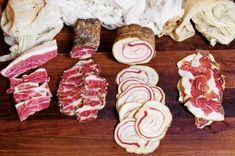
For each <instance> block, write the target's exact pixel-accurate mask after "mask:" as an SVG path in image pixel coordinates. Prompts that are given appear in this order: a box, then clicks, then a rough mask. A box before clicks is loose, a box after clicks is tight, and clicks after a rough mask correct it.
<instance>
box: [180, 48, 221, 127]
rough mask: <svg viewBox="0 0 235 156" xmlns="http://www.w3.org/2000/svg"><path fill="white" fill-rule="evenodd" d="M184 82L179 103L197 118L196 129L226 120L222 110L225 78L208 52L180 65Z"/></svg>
mask: <svg viewBox="0 0 235 156" xmlns="http://www.w3.org/2000/svg"><path fill="white" fill-rule="evenodd" d="M177 66H178V68H179V75H180V76H181V79H180V80H179V83H178V90H179V94H180V97H179V101H180V102H182V103H184V105H185V106H186V107H187V108H188V110H189V111H190V112H191V113H192V114H193V115H194V116H195V117H196V119H195V125H196V126H197V128H201V129H202V128H204V127H205V126H207V125H210V124H211V123H212V122H214V121H222V120H224V109H223V106H222V98H223V90H224V89H225V80H224V76H223V75H222V74H221V73H220V69H219V64H218V63H217V62H216V61H215V59H214V57H213V56H212V55H211V54H210V53H209V51H202V50H199V51H197V53H196V54H192V55H189V56H187V57H185V58H183V59H182V60H180V61H179V62H178V63H177Z"/></svg>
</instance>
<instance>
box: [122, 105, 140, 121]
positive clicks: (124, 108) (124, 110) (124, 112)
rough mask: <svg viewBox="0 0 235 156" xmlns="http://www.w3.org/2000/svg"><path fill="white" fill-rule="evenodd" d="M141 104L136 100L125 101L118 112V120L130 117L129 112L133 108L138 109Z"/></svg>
mask: <svg viewBox="0 0 235 156" xmlns="http://www.w3.org/2000/svg"><path fill="white" fill-rule="evenodd" d="M142 105H143V104H142V103H138V102H128V103H125V104H124V105H123V106H122V107H121V108H120V111H119V112H118V113H119V120H120V121H122V120H123V119H125V118H127V117H130V116H129V115H130V113H131V112H132V111H133V110H136V109H139V108H140V107H141V106H142Z"/></svg>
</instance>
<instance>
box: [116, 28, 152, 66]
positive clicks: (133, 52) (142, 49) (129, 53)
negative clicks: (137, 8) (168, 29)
mask: <svg viewBox="0 0 235 156" xmlns="http://www.w3.org/2000/svg"><path fill="white" fill-rule="evenodd" d="M113 56H114V57H115V59H116V60H117V61H118V62H120V63H124V64H129V65H133V64H144V63H148V62H149V61H150V60H151V59H152V58H153V57H154V56H155V36H154V33H153V31H152V30H151V29H149V28H146V27H141V26H140V25H136V24H131V25H126V26H122V27H120V28H119V29H118V31H117V38H116V40H115V43H114V44H113Z"/></svg>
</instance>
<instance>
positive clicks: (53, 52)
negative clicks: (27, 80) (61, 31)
mask: <svg viewBox="0 0 235 156" xmlns="http://www.w3.org/2000/svg"><path fill="white" fill-rule="evenodd" d="M57 53H58V52H57V44H56V40H53V41H48V42H45V43H43V44H41V45H39V46H36V47H34V48H32V49H30V50H27V51H26V52H24V53H23V54H22V55H20V56H19V57H17V58H16V59H15V60H14V61H12V62H11V63H10V64H9V65H8V66H7V67H6V68H4V69H3V70H2V71H1V74H2V75H3V76H5V77H8V78H14V77H17V76H19V75H20V74H22V73H24V72H26V71H28V70H30V69H34V68H37V67H39V66H41V65H43V64H45V63H46V62H48V61H49V60H51V59H53V58H55V57H56V56H57Z"/></svg>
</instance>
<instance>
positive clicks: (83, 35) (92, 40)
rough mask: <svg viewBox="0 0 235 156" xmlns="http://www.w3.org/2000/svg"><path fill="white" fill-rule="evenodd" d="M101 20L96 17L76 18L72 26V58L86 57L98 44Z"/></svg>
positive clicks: (93, 51)
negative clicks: (75, 22)
mask: <svg viewBox="0 0 235 156" xmlns="http://www.w3.org/2000/svg"><path fill="white" fill-rule="evenodd" d="M100 32H101V22H100V21H99V20H98V19H78V20H77V24H76V26H75V27H74V46H73V49H72V51H71V52H70V55H71V57H72V58H78V59H88V58H90V57H91V56H92V55H93V54H94V53H95V51H96V50H97V49H98V47H99V45H100Z"/></svg>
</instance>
